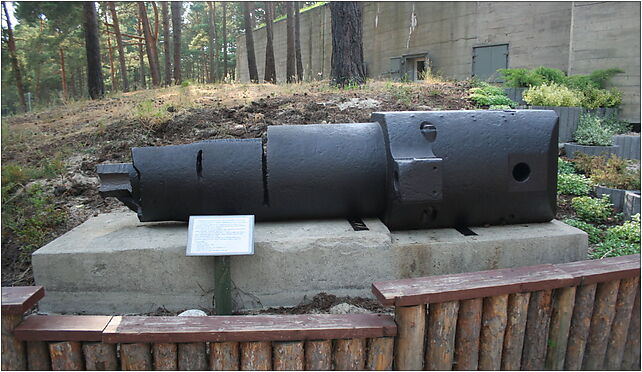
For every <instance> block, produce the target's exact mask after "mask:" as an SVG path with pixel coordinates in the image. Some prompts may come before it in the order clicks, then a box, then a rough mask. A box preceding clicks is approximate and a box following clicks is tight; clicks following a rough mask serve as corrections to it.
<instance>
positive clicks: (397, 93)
mask: <svg viewBox="0 0 642 372" xmlns="http://www.w3.org/2000/svg"><path fill="white" fill-rule="evenodd" d="M385 88H386V90H387V91H388V92H389V93H390V94H391V95H392V96H393V97H394V98H395V99H396V100H397V101H399V102H401V103H403V104H406V105H410V104H411V103H412V98H413V96H414V93H415V92H414V89H413V87H412V85H408V84H403V83H393V82H390V81H389V82H386V86H385Z"/></svg>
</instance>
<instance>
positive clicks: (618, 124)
mask: <svg viewBox="0 0 642 372" xmlns="http://www.w3.org/2000/svg"><path fill="white" fill-rule="evenodd" d="M602 125H605V126H606V127H607V128H609V129H610V130H611V132H612V133H613V134H614V135H615V134H625V133H629V132H630V131H631V130H632V129H633V126H632V125H631V124H630V123H628V122H626V121H624V120H620V119H618V118H617V116H616V115H610V116H608V117H606V118H604V119H602Z"/></svg>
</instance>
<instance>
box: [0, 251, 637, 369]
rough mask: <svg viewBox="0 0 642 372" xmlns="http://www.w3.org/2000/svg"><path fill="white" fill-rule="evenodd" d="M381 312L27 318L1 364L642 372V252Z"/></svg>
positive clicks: (29, 293)
mask: <svg viewBox="0 0 642 372" xmlns="http://www.w3.org/2000/svg"><path fill="white" fill-rule="evenodd" d="M373 293H374V294H375V296H376V297H377V298H378V299H379V300H380V301H381V302H382V304H384V305H393V306H395V316H394V318H393V317H392V316H390V315H384V314H345V315H324V314H323V315H278V316H277V315H258V316H210V317H149V316H89V315H87V316H80V315H78V316H76V315H49V316H44V315H29V316H26V317H25V316H24V314H25V313H27V312H28V311H29V310H30V309H31V308H32V307H33V306H34V305H35V304H36V303H37V301H38V300H39V299H40V298H42V297H43V296H44V290H43V289H42V288H41V287H12V288H3V289H2V315H3V316H2V369H4V370H25V369H29V370H177V369H178V370H304V369H305V370H333V369H336V370H391V369H396V370H409V369H415V370H421V369H428V370H451V369H454V370H477V369H479V370H497V369H502V370H520V369H521V370H530V369H547V370H561V369H565V370H580V369H594V370H595V369H597V370H599V369H609V370H618V369H621V370H639V369H640V255H632V256H624V257H616V258H609V259H603V260H595V261H580V262H572V263H566V264H556V265H537V266H530V267H520V268H514V269H499V270H489V271H482V272H474V273H464V274H453V275H440V276H433V277H425V278H415V279H403V280H393V281H387V282H379V283H374V284H373Z"/></svg>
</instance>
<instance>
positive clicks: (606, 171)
mask: <svg viewBox="0 0 642 372" xmlns="http://www.w3.org/2000/svg"><path fill="white" fill-rule="evenodd" d="M599 158H601V160H602V163H600V166H597V167H595V168H593V169H592V170H591V175H590V178H591V180H592V181H593V182H594V183H595V184H598V185H601V186H606V187H611V188H615V189H624V190H638V189H640V169H639V168H637V169H636V170H632V169H630V168H629V167H628V162H627V161H626V160H624V159H622V158H620V157H618V156H617V155H611V156H610V157H609V158H608V159H607V160H604V158H602V157H599Z"/></svg>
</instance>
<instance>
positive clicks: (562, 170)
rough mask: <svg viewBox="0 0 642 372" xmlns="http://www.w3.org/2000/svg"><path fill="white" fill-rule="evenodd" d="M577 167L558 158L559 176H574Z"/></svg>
mask: <svg viewBox="0 0 642 372" xmlns="http://www.w3.org/2000/svg"><path fill="white" fill-rule="evenodd" d="M574 173H575V166H574V165H573V162H570V161H567V160H564V159H562V158H557V174H574Z"/></svg>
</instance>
